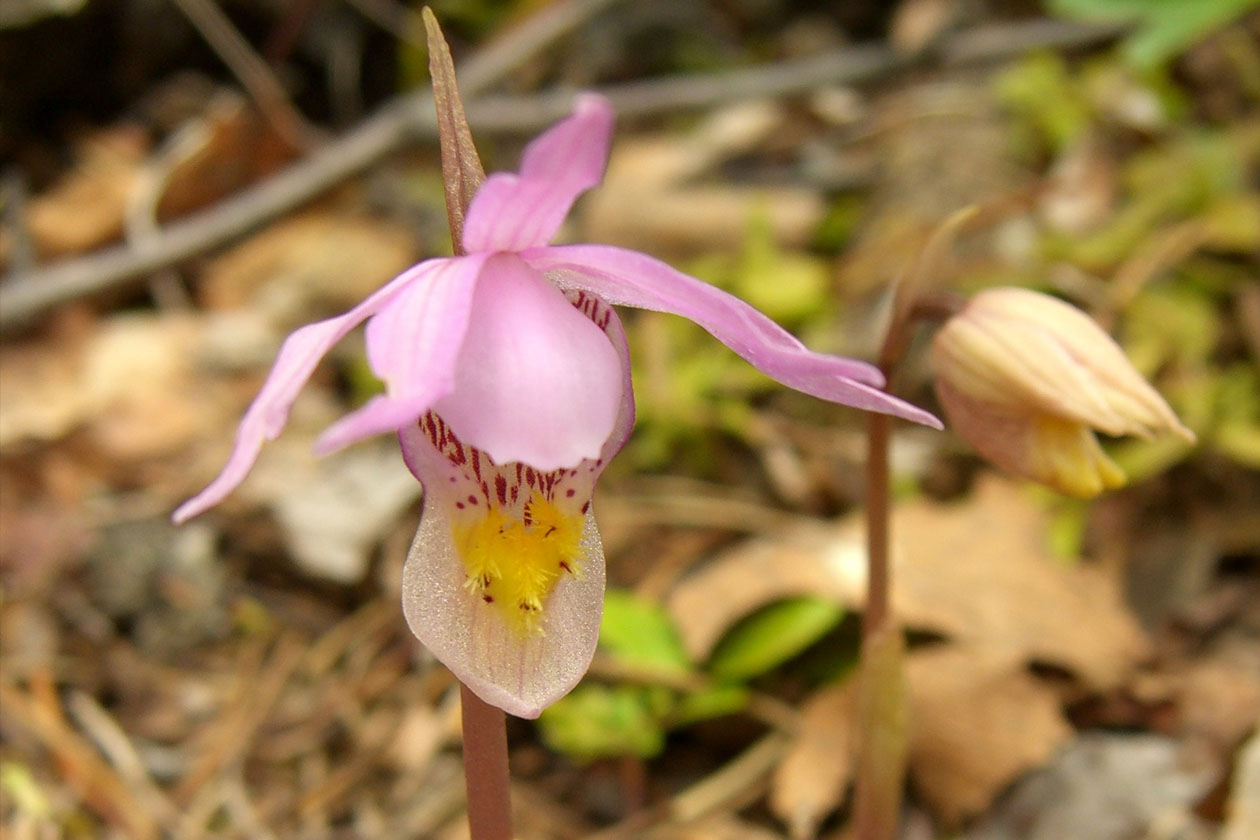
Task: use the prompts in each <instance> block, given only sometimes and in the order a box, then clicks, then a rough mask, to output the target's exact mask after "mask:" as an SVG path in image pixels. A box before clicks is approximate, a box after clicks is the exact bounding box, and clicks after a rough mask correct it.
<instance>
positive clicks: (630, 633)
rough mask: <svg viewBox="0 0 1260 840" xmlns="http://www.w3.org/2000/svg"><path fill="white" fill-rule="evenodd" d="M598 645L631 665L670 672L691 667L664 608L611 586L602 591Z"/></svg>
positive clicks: (676, 631)
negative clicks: (602, 609)
mask: <svg viewBox="0 0 1260 840" xmlns="http://www.w3.org/2000/svg"><path fill="white" fill-rule="evenodd" d="M599 646H600V647H601V648H603V649H604V650H606V651H607V652H608V653H609V654H611V655H613V656H615V657H616V658H618V659H620V660H622V661H623V662H627V663H630V664H633V665H642V666H646V667H649V668H656V669H663V670H672V671H689V670H690V669H691V663H690V662H689V661H688V660H687V654H686V653H685V652H684V651H683V646H682V642H681V641H680V640H679V638H678V630H677V629H676V628H675V627H674V623H673V621H672V620H671V619H670V617H669V614H668V613H667V612H665V610H664V608H662V607H661V605H660V604H657V603H656V602H654V601H649V600H648V599H646V598H641V597H639V596H637V595H635V594H634V593H632V592H627V591H626V590H624V589H614V588H610V589H609V590H608V591H607V592H606V593H605V594H604V618H603V622H602V623H601V624H600V627H599Z"/></svg>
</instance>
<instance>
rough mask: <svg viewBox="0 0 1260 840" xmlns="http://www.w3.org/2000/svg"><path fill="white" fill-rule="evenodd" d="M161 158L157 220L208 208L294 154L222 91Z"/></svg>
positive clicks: (241, 101) (237, 98) (239, 100)
mask: <svg viewBox="0 0 1260 840" xmlns="http://www.w3.org/2000/svg"><path fill="white" fill-rule="evenodd" d="M174 138H175V139H174V141H173V142H171V143H169V144H167V146H166V148H165V149H163V150H162V152H161V153H160V159H159V162H158V165H159V166H160V167H162V168H163V169H164V170H166V171H165V172H164V175H163V178H162V184H161V196H160V198H158V200H157V202H156V205H157V206H156V208H155V209H156V216H157V219H158V220H159V221H163V222H165V221H168V220H170V219H173V218H178V217H179V216H183V215H186V214H187V213H190V212H192V211H194V210H197V209H200V208H202V207H205V206H207V205H209V204H213V203H214V202H215V201H218V200H219V199H222V198H224V197H225V196H228V195H231V194H232V193H234V192H236V191H237V190H239V189H241V188H242V187H245V186H248V185H249V184H251V183H253V182H254V181H257V180H258V179H260V178H262V177H264V176H266V175H268V174H270V173H271V172H274V171H275V170H277V169H279V168H280V167H281V166H283V165H284V164H285V163H286V162H288V161H289V160H291V159H292V158H293V157H294V154H295V150H294V149H293V147H292V146H290V145H289V144H288V142H286V141H285V140H284V138H282V137H281V136H280V135H279V134H278V133H277V132H276V129H275V127H274V126H273V125H272V123H271V121H270V120H268V119H267V118H266V117H264V116H263V115H262V114H260V113H259V112H258V110H257V109H256V108H255V107H254V106H253V105H252V104H251V103H249V102H248V101H247V100H246V99H245V98H244V97H242V96H241V95H240V94H238V93H236V92H234V91H227V90H221V91H218V92H216V93H215V94H214V95H213V96H211V97H210V99H209V100H208V101H207V103H206V106H205V110H204V113H202V114H201V115H200V117H199V118H197V119H196V120H194V121H191V122H189V123H187V124H185V125H184V126H183V127H182V128H181V129H180V130H179V131H178V132H177V133H176V134H175V135H174Z"/></svg>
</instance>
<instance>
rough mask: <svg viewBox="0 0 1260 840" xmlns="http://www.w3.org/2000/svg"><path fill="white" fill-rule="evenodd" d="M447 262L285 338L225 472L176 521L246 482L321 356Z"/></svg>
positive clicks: (422, 267) (417, 270) (424, 267)
mask: <svg viewBox="0 0 1260 840" xmlns="http://www.w3.org/2000/svg"><path fill="white" fill-rule="evenodd" d="M444 262H445V261H444V260H429V261H427V262H423V263H420V264H419V265H417V266H414V267H413V268H411V269H409V270H408V271H406V272H404V273H403V274H400V275H399V276H398V277H396V278H394V280H392V281H391V282H389V283H388V284H386V285H385V286H382V287H381V288H380V289H378V290H377V291H376V292H375V293H373V294H372V296H371V297H369V298H368V299H367V300H365V301H363V302H362V303H360V304H359V305H358V306H356V307H355V308H354V309H351V310H350V311H349V312H347V313H346V314H344V315H339V316H337V317H335V318H329V319H328V320H326V321H320V322H318V323H315V324H308V325H307V326H305V327H302V328H301V329H299V330H297V331H296V332H294V333H293V334H291V335H290V336H289V337H288V338H286V339H285V341H284V344H283V346H281V348H280V353H279V354H278V355H277V356H276V361H275V364H274V365H273V366H272V368H271V373H270V374H269V375H268V376H267V381H266V382H264V383H263V386H262V389H261V390H260V391H259V392H258V396H257V397H255V398H254V402H253V403H252V404H251V405H250V407H249V410H248V411H246V412H245V416H244V418H242V419H241V423H240V425H239V426H238V427H237V429H236V444H235V446H234V447H233V449H232V454H231V456H230V457H229V458H228V462H227V464H226V466H224V467H223V471H222V472H221V473H219V476H218V477H217V478H215V480H214V481H212V482H211V483H210V485H209V486H207V487H206V489H204V490H202V491H201V492H200V493H198V494H197V495H196V496H194V497H193V498H191V499H189V500H188V501H186V502H184V503H183V504H182V505H180V506H179V507H178V508H177V509H176V510H175V513H174V514H172V517H171V518H172V519H173V520H174V521H175V522H184V521H186V520H188V519H191V518H192V517H194V516H196V515H198V514H200V513H202V512H204V511H205V510H207V509H209V508H211V507H213V506H214V505H217V504H218V503H219V502H221V501H222V500H223V499H224V497H226V496H227V495H228V494H229V493H231V492H232V490H234V489H235V488H236V486H237V485H238V484H240V483H241V482H242V481H244V480H245V476H246V474H248V473H249V470H250V468H251V467H253V465H254V461H256V460H257V459H258V453H259V451H260V450H261V449H262V445H263V441H265V440H274V439H275V438H276V436H277V435H279V434H280V431H281V430H282V429H283V428H284V426H285V423H287V422H288V420H289V409H290V408H292V407H293V402H294V400H296V399H297V395H298V393H299V392H300V391H301V390H302V387H303V386H304V385H305V384H306V380H308V379H310V377H311V374H312V373H313V372H314V371H315V367H316V365H318V364H319V360H320V359H322V358H323V357H324V354H325V353H327V352H328V351H329V350H330V349H331V348H332V346H333V345H334V344H336V343H337V342H338V341H340V340H341V339H342V338H344V337H345V335H346V334H347V333H348V332H350V331H351V330H352V329H354V328H355V327H356V326H357V325H358V324H359V322H360V321H362V320H364V319H365V318H367V317H369V316H371V315H372V314H374V313H375V312H377V311H379V310H381V309H382V308H383V307H385V306H387V305H388V304H389V303H390V302H391V301H392V300H393V299H394V298H395V297H396V296H397V295H399V293H400V292H402V291H403V290H405V289H406V288H407V287H408V286H410V285H411V284H413V283H417V282H421V281H423V280H424V278H425V277H427V276H428V275H430V274H431V273H433V272H435V271H437V270H438V269H439V268H440V267H441V266H442V265H443V263H444Z"/></svg>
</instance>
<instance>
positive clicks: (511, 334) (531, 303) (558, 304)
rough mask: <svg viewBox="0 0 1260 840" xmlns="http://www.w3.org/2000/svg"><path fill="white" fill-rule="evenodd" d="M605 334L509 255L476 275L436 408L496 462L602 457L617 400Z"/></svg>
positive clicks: (617, 364) (555, 464) (612, 354)
mask: <svg viewBox="0 0 1260 840" xmlns="http://www.w3.org/2000/svg"><path fill="white" fill-rule="evenodd" d="M624 381H625V373H624V368H623V364H622V360H621V359H619V358H618V356H617V352H616V350H614V348H613V345H612V344H611V343H610V342H609V340H608V337H607V336H606V335H605V334H604V332H603V331H602V330H601V329H600V328H599V327H598V326H596V325H595V324H594V323H592V322H591V321H590V320H589V319H588V318H586V317H585V316H584V315H583V314H582V313H581V312H579V311H578V310H577V309H575V308H574V307H573V305H572V304H571V303H570V302H569V301H568V300H567V299H566V298H565V296H564V295H563V294H562V293H561V292H560V291H559V290H558V289H556V288H555V287H554V286H552V285H551V284H550V283H548V282H547V281H546V280H545V279H544V278H543V277H542V275H540V274H538V273H537V272H535V271H533V270H532V269H530V268H529V267H528V266H527V265H525V263H523V262H521V261H520V260H519V259H517V258H516V257H515V256H513V255H508V254H499V255H497V256H494V257H491V258H490V260H489V261H488V262H487V263H486V266H485V269H484V270H483V271H482V273H481V278H480V280H479V281H478V283H477V289H476V293H475V295H474V298H473V317H472V319H471V320H470V321H469V323H468V330H467V333H466V334H465V336H464V342H463V346H462V347H461V348H460V352H459V359H458V361H457V362H456V366H455V388H454V390H453V391H451V392H450V393H449V394H447V395H446V396H445V397H443V398H442V399H440V400H438V401H437V403H435V404H434V406H433V409H434V411H436V412H437V413H438V414H439V415H441V417H442V418H443V419H444V420H445V421H446V422H447V423H449V424H450V425H451V427H452V428H453V429H454V430H455V433H456V434H457V435H459V437H460V438H461V439H463V440H464V441H465V442H467V443H468V444H470V445H472V446H475V447H477V448H478V449H481V450H483V451H484V452H486V453H487V454H489V455H490V457H491V458H493V459H494V460H495V462H496V463H499V464H505V463H508V462H517V461H518V462H520V463H523V464H528V465H529V466H531V467H534V468H535V469H540V470H554V469H560V468H563V467H572V466H573V465H575V464H576V463H578V462H579V461H581V460H582V459H583V458H595V457H597V456H598V455H599V452H600V450H601V449H602V448H603V446H604V442H605V441H606V440H607V439H608V437H609V435H610V434H611V433H612V431H613V426H614V423H615V421H616V419H617V413H618V409H619V407H620V405H621V401H622V396H623V391H624Z"/></svg>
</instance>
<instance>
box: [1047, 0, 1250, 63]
mask: <svg viewBox="0 0 1260 840" xmlns="http://www.w3.org/2000/svg"><path fill="white" fill-rule="evenodd" d="M1047 5H1048V6H1049V8H1050V11H1051V12H1053V13H1054V14H1057V15H1060V16H1063V17H1071V18H1079V19H1081V20H1089V21H1098V22H1114V23H1124V22H1132V23H1135V24H1137V28H1136V30H1135V31H1134V32H1133V34H1131V35H1130V36H1129V37H1128V38H1126V39H1125V42H1124V46H1123V48H1122V53H1123V54H1124V56H1125V58H1126V59H1127V60H1128V61H1129V63H1131V64H1132V65H1134V66H1135V67H1141V68H1146V67H1153V66H1155V65H1157V64H1161V63H1163V62H1165V61H1167V60H1168V59H1170V58H1174V57H1176V56H1177V55H1179V54H1180V53H1182V52H1183V51H1184V50H1185V49H1186V48H1188V47H1190V46H1192V45H1194V44H1195V43H1196V42H1197V41H1199V40H1201V39H1202V38H1204V37H1206V36H1207V35H1209V34H1211V33H1212V32H1213V31H1215V30H1217V29H1219V28H1221V27H1223V26H1225V25H1226V24H1228V23H1230V22H1231V21H1233V20H1235V19H1237V18H1239V17H1241V16H1242V14H1243V13H1244V12H1246V11H1247V10H1248V9H1251V8H1254V7H1256V6H1257V5H1260V3H1258V2H1257V0H1049V3H1048V4H1047Z"/></svg>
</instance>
